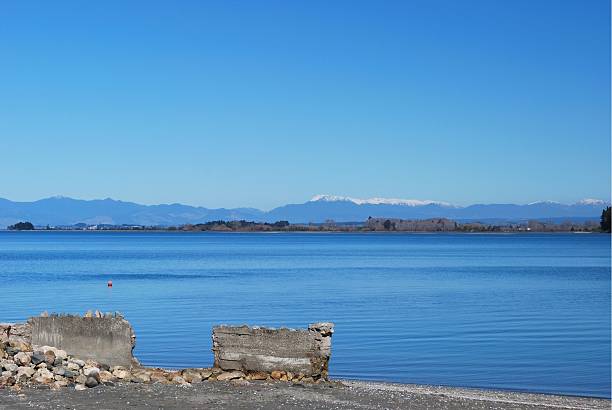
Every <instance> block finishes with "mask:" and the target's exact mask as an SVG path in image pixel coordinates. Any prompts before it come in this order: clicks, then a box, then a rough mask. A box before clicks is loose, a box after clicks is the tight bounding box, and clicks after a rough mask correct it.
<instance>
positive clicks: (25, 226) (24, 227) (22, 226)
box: [8, 222, 34, 231]
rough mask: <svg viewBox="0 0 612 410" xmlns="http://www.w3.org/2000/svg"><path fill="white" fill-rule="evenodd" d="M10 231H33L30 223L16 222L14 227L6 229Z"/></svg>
mask: <svg viewBox="0 0 612 410" xmlns="http://www.w3.org/2000/svg"><path fill="white" fill-rule="evenodd" d="M8 229H10V230H11V231H33V230H34V225H32V223H31V222H17V223H16V224H15V225H10V226H9V227H8Z"/></svg>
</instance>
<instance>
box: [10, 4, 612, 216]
mask: <svg viewBox="0 0 612 410" xmlns="http://www.w3.org/2000/svg"><path fill="white" fill-rule="evenodd" d="M0 59H1V61H2V62H1V64H0V149H1V152H2V158H1V159H0V197H5V198H9V199H13V200H33V199H38V198H41V197H46V196H52V195H66V196H73V197H78V198H103V197H113V198H117V199H123V200H131V201H136V202H142V203H161V202H183V203H188V204H193V205H203V206H209V207H221V206H225V207H235V206H254V207H260V208H271V207H273V206H276V205H279V204H283V203H291V202H293V203H296V202H304V201H305V200H307V199H309V198H310V197H311V196H312V195H314V194H318V193H331V194H338V195H349V196H354V197H370V196H381V197H397V198H417V199H435V200H445V201H449V202H454V203H458V204H467V203H475V202H518V203H525V202H531V201H535V200H558V201H562V202H573V201H575V200H578V199H581V198H584V197H597V198H602V199H605V198H609V197H610V4H609V2H608V1H607V0H591V1H588V2H585V1H579V0H576V1H570V0H551V1H545V0H538V1H531V0H529V1H520V0H513V1H489V0H487V1H474V0H463V1H455V0H449V1H430V0H427V1H425V0H423V1H408V0H404V1H397V2H394V1H368V2H359V1H333V2H329V1H291V2H287V1H217V2H205V1H180V2H168V1H150V0H148V1H104V2H97V3H93V2H83V1H74V2H70V1H59V2H49V1H39V2H36V1H27V2H26V1H23V2H22V1H18V2H4V3H3V4H2V5H1V7H0Z"/></svg>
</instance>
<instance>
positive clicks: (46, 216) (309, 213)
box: [0, 195, 609, 228]
mask: <svg viewBox="0 0 612 410" xmlns="http://www.w3.org/2000/svg"><path fill="white" fill-rule="evenodd" d="M608 205H609V202H606V201H602V200H598V199H584V200H582V201H579V202H576V203H574V204H562V203H558V202H552V201H542V202H534V203H530V204H524V205H519V204H474V205H469V206H458V205H453V204H450V203H447V202H438V201H423V200H413V199H390V198H370V199H358V198H350V197H342V196H334V195H317V196H315V197H313V198H312V199H311V200H309V201H307V202H304V203H302V204H288V205H283V206H280V207H277V208H274V209H272V210H270V211H262V210H259V209H255V208H232V209H225V208H217V209H209V208H204V207H196V206H189V205H183V204H177V203H175V204H161V205H142V204H137V203H134V202H125V201H118V200H114V199H110V198H107V199H94V200H82V199H73V198H67V197H61V196H57V197H51V198H45V199H40V200H38V201H33V202H15V201H10V200H8V199H2V198H0V228H5V227H6V226H8V225H11V224H14V223H16V222H19V221H30V222H32V223H33V224H34V225H43V226H44V225H51V226H57V225H73V224H76V223H86V224H134V225H148V226H151V225H166V226H167V225H181V224H187V223H192V224H195V223H203V222H207V221H215V220H241V219H245V220H249V221H258V222H275V221H281V220H285V221H289V222H291V223H308V222H312V223H321V222H324V221H326V220H330V219H331V220H334V221H336V222H362V221H365V220H366V219H367V218H368V217H370V216H371V217H383V218H402V219H424V218H450V219H455V220H482V221H485V220H487V221H491V220H497V221H524V220H528V219H540V220H555V219H558V220H560V219H568V220H585V219H593V220H597V219H599V217H600V215H601V211H602V209H603V208H604V207H605V206H608Z"/></svg>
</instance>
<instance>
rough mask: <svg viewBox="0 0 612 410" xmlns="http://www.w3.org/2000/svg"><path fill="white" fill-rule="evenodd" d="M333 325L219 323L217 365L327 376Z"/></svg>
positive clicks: (215, 334)
mask: <svg viewBox="0 0 612 410" xmlns="http://www.w3.org/2000/svg"><path fill="white" fill-rule="evenodd" d="M333 327H334V325H333V323H314V324H311V325H310V326H309V327H308V329H300V330H294V329H287V328H281V329H271V328H263V327H249V326H246V325H245V326H225V325H222V326H216V327H214V328H213V336H212V338H213V349H212V350H213V353H214V359H215V367H219V368H221V369H223V370H242V371H246V372H258V371H261V372H268V373H270V372H272V371H274V370H282V371H285V372H292V373H296V374H299V373H301V374H303V375H305V376H314V377H324V378H327V374H328V364H329V358H330V356H331V336H332V333H333Z"/></svg>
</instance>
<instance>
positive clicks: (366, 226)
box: [7, 207, 610, 233]
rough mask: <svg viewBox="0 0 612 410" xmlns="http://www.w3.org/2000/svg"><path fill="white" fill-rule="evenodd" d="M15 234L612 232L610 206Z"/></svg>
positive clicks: (79, 227) (85, 227)
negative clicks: (575, 215)
mask: <svg viewBox="0 0 612 410" xmlns="http://www.w3.org/2000/svg"><path fill="white" fill-rule="evenodd" d="M7 229H8V230H12V231H169V232H456V233H462V232H465V233H481V232H482V233H484V232H497V233H500V232H501V233H506V232H576V233H597V232H608V233H609V232H610V207H607V208H606V209H604V210H603V211H602V215H601V220H600V222H599V223H598V222H597V221H595V220H586V221H581V222H577V221H571V220H567V221H562V222H556V221H551V220H527V221H520V222H479V221H469V222H459V221H454V220H452V219H447V218H430V219H415V220H408V219H398V218H372V217H370V218H368V219H367V220H366V221H364V222H338V223H337V222H335V221H333V220H328V221H325V222H324V223H308V224H300V223H297V224H294V223H289V222H288V221H277V222H273V223H270V222H255V221H246V220H238V221H236V220H234V221H224V220H218V221H209V222H205V223H197V224H184V225H178V226H161V225H159V226H147V225H133V224H130V225H127V224H120V225H116V224H86V223H77V224H74V225H58V226H49V225H46V226H38V225H34V224H32V223H31V222H27V221H25V222H18V223H16V224H14V225H10V226H8V227H7Z"/></svg>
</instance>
